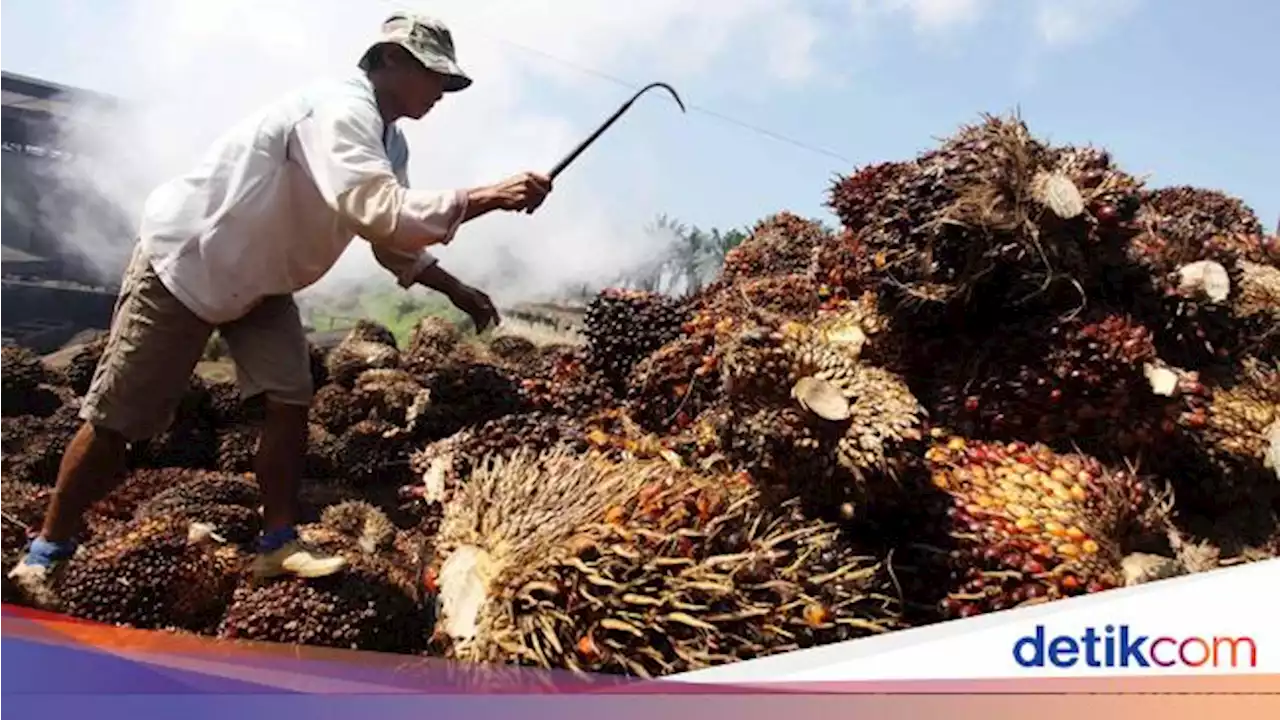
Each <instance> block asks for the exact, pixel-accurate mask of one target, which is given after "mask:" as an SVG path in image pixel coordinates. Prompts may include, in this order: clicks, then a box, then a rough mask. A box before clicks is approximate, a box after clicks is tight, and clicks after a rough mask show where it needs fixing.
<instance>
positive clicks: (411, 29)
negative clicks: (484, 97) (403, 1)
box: [360, 12, 471, 92]
mask: <svg viewBox="0 0 1280 720" xmlns="http://www.w3.org/2000/svg"><path fill="white" fill-rule="evenodd" d="M387 43H392V44H395V45H399V46H400V47H402V48H404V49H405V50H408V51H409V54H410V55H412V56H413V57H415V58H417V60H418V62H420V63H422V65H423V66H424V67H426V68H427V69H428V70H434V71H435V72H438V73H440V74H441V75H444V76H445V83H444V90H445V92H457V91H459V90H464V89H466V88H467V87H468V86H470V85H471V78H470V77H468V76H467V74H466V73H465V72H463V71H462V68H460V67H458V60H457V56H456V54H455V51H454V48H453V35H452V33H450V32H449V28H448V27H446V26H445V24H444V23H443V22H441V21H439V20H437V19H435V18H432V17H427V16H425V15H417V14H413V13H406V12H396V13H393V14H392V15H391V17H389V18H387V20H386V21H385V22H383V23H382V37H381V38H379V39H378V41H377V42H375V43H374V44H373V45H372V46H371V47H370V48H369V50H370V51H372V50H373V49H374V48H377V47H379V46H381V45H384V44H387ZM369 54H370V53H369V52H366V53H365V56H364V58H363V59H362V60H361V61H360V66H361V67H362V68H366V65H367V63H368V60H369ZM366 69H367V68H366Z"/></svg>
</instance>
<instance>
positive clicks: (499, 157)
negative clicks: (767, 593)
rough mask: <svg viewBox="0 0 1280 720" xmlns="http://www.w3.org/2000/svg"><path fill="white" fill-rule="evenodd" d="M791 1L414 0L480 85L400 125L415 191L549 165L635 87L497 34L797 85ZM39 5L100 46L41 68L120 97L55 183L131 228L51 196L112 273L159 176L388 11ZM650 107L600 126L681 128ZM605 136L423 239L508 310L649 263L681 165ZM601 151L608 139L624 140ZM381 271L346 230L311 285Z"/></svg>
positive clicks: (314, 4) (805, 63)
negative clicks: (522, 210) (531, 185)
mask: <svg viewBox="0 0 1280 720" xmlns="http://www.w3.org/2000/svg"><path fill="white" fill-rule="evenodd" d="M801 4H802V3H800V2H799V0H709V1H704V2H701V3H689V2H685V1H684V0H653V1H648V2H645V3H642V4H637V5H635V6H634V7H620V6H619V4H617V3H603V2H587V1H586V0H573V1H560V2H555V3H536V2H524V1H522V0H500V1H497V2H487V3H474V2H469V1H466V0H456V1H449V2H432V3H425V2H424V3H417V4H415V5H413V6H412V7H411V8H410V9H414V10H417V11H419V12H427V13H430V14H434V15H436V16H438V17H441V18H442V19H444V20H445V21H446V22H447V23H448V24H449V25H450V27H451V29H452V30H453V32H454V39H455V44H456V45H457V47H458V52H459V63H460V64H461V65H462V66H463V67H464V68H465V69H466V70H467V71H468V73H470V74H471V75H472V76H473V77H474V78H475V80H476V82H475V84H474V85H473V86H472V88H470V89H468V90H467V91H465V92H463V93H460V94H459V95H457V96H447V97H446V98H445V100H444V101H442V102H441V103H440V104H439V105H438V106H437V107H436V108H435V109H434V110H433V111H432V112H431V113H430V114H429V115H428V116H427V117H426V118H424V119H423V120H421V121H416V122H414V121H407V122H406V121H402V127H403V129H404V131H405V133H406V136H407V138H408V141H409V146H410V171H409V175H410V181H411V184H413V185H414V186H416V187H436V188H452V187H470V186H475V185H480V184H487V183H491V182H495V181H497V180H500V179H501V178H503V177H505V176H508V175H511V174H513V173H516V172H520V171H523V170H529V169H533V170H545V169H546V168H547V167H549V166H550V165H552V164H553V163H554V162H555V161H556V160H557V159H559V157H561V156H562V155H563V154H564V153H565V152H567V151H568V150H569V149H570V148H572V147H573V146H574V145H576V144H577V143H578V142H579V141H580V140H581V139H582V138H583V137H585V136H586V135H587V134H588V133H589V132H590V131H591V130H592V129H593V128H594V126H595V125H596V124H597V123H599V122H600V121H602V120H603V119H604V117H606V116H607V115H608V114H609V113H611V112H612V111H613V109H614V108H615V107H616V106H617V104H618V103H619V102H621V100H623V99H625V98H626V97H627V95H628V94H629V92H628V91H627V90H625V89H622V88H619V87H617V86H613V85H609V84H607V83H601V82H600V81H599V79H598V78H592V77H590V76H589V75H586V74H583V73H579V72H574V71H572V70H570V69H567V68H565V67H563V66H561V65H557V64H556V63H554V62H549V61H547V60H546V59H545V58H539V57H538V56H537V54H536V53H532V52H528V51H524V50H522V49H521V48H520V47H517V46H513V45H511V44H509V43H508V42H505V41H510V43H516V44H518V45H522V46H526V47H529V48H535V49H540V50H543V51H545V52H548V53H553V54H555V55H556V56H558V57H565V58H570V59H572V61H573V62H574V63H576V64H579V65H581V66H584V67H589V68H593V69H598V70H603V71H605V72H618V73H620V74H624V75H625V74H628V73H629V71H636V70H637V69H639V68H642V70H639V72H637V74H638V75H640V76H641V77H642V78H648V77H650V76H658V75H661V76H662V77H664V78H667V79H672V80H673V81H675V82H676V83H680V82H684V81H689V82H692V81H694V80H696V79H697V78H698V77H700V75H701V74H704V73H706V72H707V71H708V70H709V69H710V68H712V67H714V66H715V65H716V64H717V63H720V64H723V63H726V62H730V63H732V64H733V65H734V67H735V71H736V72H739V73H745V74H747V75H752V76H757V77H758V78H760V81H761V82H763V81H765V80H768V79H771V78H772V79H777V80H778V81H785V82H796V81H799V80H800V79H803V78H804V77H807V76H808V75H810V74H811V73H812V70H813V67H812V65H813V61H812V58H811V57H810V50H811V45H812V44H813V43H814V42H816V40H817V37H818V32H817V29H818V23H817V22H816V21H815V20H813V18H812V16H811V15H810V11H808V10H805V9H803V8H801V7H799V6H800V5H801ZM47 5H48V6H49V7H50V8H51V9H50V10H49V12H50V14H51V15H52V16H53V19H51V20H50V22H49V28H48V30H49V37H48V40H47V44H45V45H44V46H43V49H44V51H45V52H48V53H66V54H68V55H69V56H70V55H74V54H78V53H79V52H80V48H81V47H84V46H85V44H86V43H88V44H89V45H90V46H92V47H93V55H92V58H93V60H92V66H88V65H86V66H85V68H84V70H83V73H84V74H83V75H82V76H80V77H79V78H50V79H51V80H55V81H63V82H68V83H70V84H81V85H87V86H90V87H92V88H93V89H96V90H100V91H102V92H106V93H110V94H112V95H115V96H118V97H121V98H122V99H123V101H124V104H123V106H122V107H120V108H118V109H114V110H111V109H107V110H103V109H94V110H91V111H89V112H86V113H83V114H82V115H81V116H80V117H79V118H78V119H77V121H76V122H75V123H73V124H68V125H66V126H65V127H63V128H62V131H63V133H64V135H65V138H66V141H67V142H69V143H70V145H71V146H72V147H73V148H75V149H76V150H78V151H79V152H80V153H81V154H80V155H79V156H78V157H77V158H76V159H74V160H72V161H70V162H67V163H63V164H61V165H60V166H59V167H60V169H59V170H58V171H57V172H58V173H59V174H60V175H61V176H62V177H61V180H62V181H64V182H74V183H79V184H82V185H87V186H89V187H91V188H92V189H93V190H94V191H95V192H96V193H97V194H98V195H99V196H100V197H102V198H104V199H105V201H106V202H108V203H109V204H110V205H111V206H113V207H114V209H115V211H116V212H118V213H119V214H120V215H121V216H122V217H123V218H125V222H124V223H123V224H122V225H121V226H120V227H110V226H107V227H104V226H103V223H102V221H101V220H100V218H101V217H102V216H101V214H100V213H98V212H96V211H95V210H94V209H93V208H89V207H77V206H76V205H75V204H70V205H69V204H67V203H65V202H58V201H51V202H50V203H48V204H47V205H46V207H44V208H42V210H43V211H44V212H45V215H46V219H47V220H49V221H52V222H53V223H55V224H56V225H57V227H58V229H59V230H60V231H61V235H62V236H63V237H64V238H65V239H66V240H67V241H68V242H70V243H72V244H73V245H75V246H76V247H77V248H78V249H79V250H80V251H81V252H83V253H84V254H86V255H87V256H88V257H90V258H92V259H93V260H94V262H95V264H97V265H98V266H99V267H101V268H103V271H104V273H109V272H117V273H118V272H119V269H120V266H121V264H122V262H123V260H122V257H121V253H122V252H124V251H126V250H127V248H128V247H129V246H130V245H131V243H132V242H133V237H132V236H131V235H129V234H128V233H129V232H132V228H136V226H137V220H138V216H139V213H140V210H141V208H142V205H143V202H144V200H145V198H146V196H147V193H149V192H150V191H151V189H152V188H154V187H155V185H156V184H157V183H159V182H162V181H164V180H166V179H168V178H170V177H173V176H174V175H176V174H180V173H182V172H184V171H186V170H187V169H188V168H189V167H191V166H192V165H193V164H194V163H195V162H197V161H198V159H199V158H200V156H201V154H202V152H203V151H204V149H205V147H206V146H207V144H208V143H209V142H210V141H211V140H213V139H214V138H216V137H217V135H218V134H219V133H220V132H221V131H222V130H223V129H224V128H226V127H228V126H229V125H230V124H231V123H233V122H235V121H236V120H238V119H239V118H240V117H241V116H243V115H244V114H246V113H247V112H250V111H252V110H254V109H255V108H257V107H259V106H260V105H262V104H263V103H266V102H269V101H270V100H272V99H273V98H274V97H275V96H276V95H278V94H280V93H283V92H286V91H288V90H290V89H292V88H294V87H295V86H297V85H300V84H304V83H307V82H310V81H312V80H314V79H316V78H318V77H323V76H325V75H340V74H343V73H350V72H354V71H355V61H356V59H357V58H358V57H359V55H360V54H361V52H362V51H363V50H364V49H365V48H366V47H367V45H368V43H369V42H370V41H371V39H372V38H374V37H375V35H376V31H377V28H378V26H379V24H380V23H381V21H382V20H383V19H384V18H385V17H386V16H387V15H388V14H389V13H390V12H391V11H392V10H393V9H396V7H397V6H396V5H393V4H390V3H384V2H360V3H355V2H344V1H342V0H273V2H270V3H263V2H254V1H253V0H223V1H221V2H216V3H211V2H204V1H202V0H180V1H172V2H168V1H163V0H132V1H128V2H119V3H112V4H111V8H110V10H109V11H108V10H102V11H93V12H91V13H89V15H88V16H87V17H84V15H85V13H84V7H85V6H84V5H82V4H79V5H78V6H79V8H80V10H79V11H78V14H79V15H80V16H81V17H77V13H73V12H68V11H67V8H59V7H58V6H59V3H58V2H49V3H47ZM68 7H69V6H68ZM779 24H782V25H785V26H786V27H788V28H791V29H792V30H794V31H795V32H794V33H792V34H791V37H792V38H793V41H791V42H787V43H770V42H768V38H769V37H770V32H771V30H770V28H771V27H774V26H778V25H779ZM55 29H56V31H55ZM489 31H492V35H490V34H489ZM499 38H501V40H500V39H499ZM797 38H798V40H797ZM743 46H750V47H755V48H761V50H760V51H759V52H752V53H747V54H745V56H744V55H743V54H741V53H737V52H735V51H734V48H737V47H743ZM86 62H87V61H86ZM677 87H680V85H679V84H677ZM683 89H684V88H682V90H683ZM562 98H563V100H562ZM646 100H647V101H648V104H649V105H650V110H648V111H644V112H641V111H639V110H638V109H637V110H633V112H632V114H631V115H628V117H627V118H626V119H625V120H627V121H628V122H625V123H623V124H620V125H619V126H617V127H618V129H615V130H613V131H611V132H613V133H635V134H639V133H645V132H646V130H649V131H652V132H658V133H662V132H668V131H667V130H664V129H663V128H665V127H666V126H665V125H660V123H662V122H664V121H662V120H658V119H657V118H658V117H659V116H670V117H672V120H671V121H670V122H671V123H672V125H671V127H676V125H675V122H676V120H675V119H674V118H675V116H678V115H679V113H678V110H677V109H676V108H675V107H674V104H673V103H671V102H670V99H669V98H659V97H657V96H656V95H655V97H653V98H646ZM688 100H689V97H688V95H686V101H688ZM664 104H665V106H664ZM686 117H687V116H686ZM646 119H649V122H650V125H649V127H648V128H647V127H646V124H645V123H646ZM686 122H687V120H686ZM624 128H625V129H624ZM655 128H656V129H655ZM637 142H638V141H637V140H634V139H633V140H632V145H635V144H636V143H637ZM606 145H608V143H601V145H599V146H597V148H600V149H597V148H593V149H592V151H590V152H589V153H588V154H587V155H586V156H584V157H583V159H581V160H579V163H578V165H576V166H575V167H574V168H572V169H571V170H570V171H569V172H567V173H566V175H565V176H562V177H561V179H560V180H559V181H558V183H557V187H556V189H555V191H554V192H553V193H552V195H551V197H550V198H548V200H547V202H546V203H545V204H544V205H543V207H542V208H540V209H539V211H538V212H537V213H536V214H535V215H532V216H528V215H514V214H499V213H494V214H490V215H489V216H486V217H483V218H480V219H477V220H475V221H473V222H471V223H468V224H466V225H465V226H464V227H463V229H462V230H461V231H460V233H459V235H458V237H457V238H456V239H455V240H454V241H453V242H452V243H451V244H450V245H449V246H447V247H440V248H433V252H435V253H436V255H437V256H439V257H440V258H441V261H442V264H443V265H444V266H445V267H446V268H448V269H449V270H450V271H451V272H453V273H454V274H455V275H458V276H459V277H461V278H462V279H463V280H464V281H467V282H470V283H473V284H476V285H479V286H481V287H483V288H484V289H485V290H486V291H488V292H489V293H490V294H491V295H492V296H493V297H494V298H495V299H496V300H498V301H499V302H508V303H509V302H516V301H520V300H525V299H535V298H539V297H544V296H546V295H549V294H554V293H556V292H558V291H561V290H563V289H565V288H568V287H574V286H578V287H581V286H583V285H587V286H600V285H604V284H609V283H611V282H613V281H615V280H616V279H617V278H618V277H619V275H621V274H623V273H625V272H627V271H628V270H630V269H633V268H642V267H647V266H650V265H652V264H653V263H654V262H655V261H656V260H657V259H658V258H659V256H660V255H661V254H662V253H663V252H664V251H665V250H666V248H667V246H668V244H669V242H670V238H668V237H665V236H663V235H662V234H660V233H653V232H647V231H646V230H645V226H646V224H647V223H648V222H649V221H650V220H651V219H652V218H653V216H654V215H656V214H657V213H660V212H663V211H664V208H662V207H658V206H657V205H656V203H655V202H654V200H653V198H654V196H655V192H654V189H655V188H656V187H659V184H660V183H661V182H663V177H664V176H665V175H666V174H667V173H671V172H680V171H681V170H680V168H679V167H675V168H671V167H666V168H664V167H661V166H660V165H659V164H658V163H655V162H646V161H645V158H643V157H639V158H638V161H637V162H636V163H635V164H634V166H627V165H619V163H618V162H616V161H615V162H613V163H612V164H611V163H610V162H608V161H602V160H597V159H595V158H591V157H590V156H591V155H592V154H593V153H609V152H610V150H607V149H603V148H604V147H605V146H606ZM612 147H613V148H614V151H615V152H617V151H619V148H621V147H623V145H622V144H621V143H615V144H613V145H612ZM124 228H129V230H125V229H124ZM389 279H390V275H389V274H387V273H386V271H385V270H383V269H382V268H380V267H379V266H377V265H376V263H375V262H374V260H373V258H372V254H371V253H370V251H369V248H368V245H367V244H366V243H365V242H364V241H362V240H360V239H358V238H357V239H355V240H354V241H353V242H352V245H351V247H350V248H349V249H348V251H347V253H346V254H345V255H344V256H343V257H342V259H341V260H340V261H339V263H338V265H337V266H336V267H335V268H334V269H333V270H332V271H331V272H330V273H329V275H328V276H326V277H325V278H324V279H323V280H322V281H321V282H320V283H318V284H317V285H316V286H314V287H313V288H311V289H310V290H309V292H313V293H326V294H327V293H340V292H349V291H351V290H352V289H353V288H355V287H356V286H358V285H360V284H367V283H369V282H371V281H377V282H386V281H388V280H389Z"/></svg>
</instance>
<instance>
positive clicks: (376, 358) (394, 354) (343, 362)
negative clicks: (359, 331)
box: [325, 336, 400, 388]
mask: <svg viewBox="0 0 1280 720" xmlns="http://www.w3.org/2000/svg"><path fill="white" fill-rule="evenodd" d="M325 363H326V367H327V368H328V370H329V378H330V380H331V382H333V383H335V384H337V385H341V386H342V387H345V388H350V387H351V386H352V384H353V383H355V379H356V378H357V377H359V376H360V374H361V373H363V372H364V371H366V370H375V369H393V368H397V367H400V352H399V351H398V350H396V348H395V346H394V345H388V344H384V343H379V342H371V341H368V340H360V339H358V338H355V337H350V336H349V337H347V338H346V339H345V340H343V341H342V342H340V343H338V345H337V346H336V347H335V348H334V349H333V350H331V351H330V352H329V356H328V357H327V358H326V359H325Z"/></svg>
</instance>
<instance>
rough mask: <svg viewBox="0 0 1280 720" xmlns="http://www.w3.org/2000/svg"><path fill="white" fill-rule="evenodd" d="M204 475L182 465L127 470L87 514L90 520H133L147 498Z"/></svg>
mask: <svg viewBox="0 0 1280 720" xmlns="http://www.w3.org/2000/svg"><path fill="white" fill-rule="evenodd" d="M202 476H203V473H202V472H201V471H195V472H194V473H193V472H192V471H191V470H184V469H182V468H138V469H134V470H129V471H128V472H127V473H126V474H125V476H124V479H123V480H121V482H120V484H119V485H117V486H116V487H115V488H114V489H113V490H112V491H111V492H109V493H107V496H106V497H104V498H103V499H101V500H99V501H98V502H96V503H94V504H93V505H92V506H91V507H90V508H89V512H88V513H87V516H88V518H87V519H88V520H89V521H90V524H93V520H94V519H95V516H96V518H99V519H101V520H115V521H128V520H132V519H133V517H134V515H135V514H136V513H137V511H138V508H139V507H140V506H141V505H142V504H143V503H145V502H147V501H148V500H151V499H152V498H154V497H156V496H158V495H160V494H162V493H164V492H166V491H169V490H172V489H174V488H175V487H180V486H182V485H185V484H186V483H188V482H191V481H192V480H193V479H197V478H200V477H202Z"/></svg>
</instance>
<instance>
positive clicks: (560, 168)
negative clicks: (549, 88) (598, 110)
mask: <svg viewBox="0 0 1280 720" xmlns="http://www.w3.org/2000/svg"><path fill="white" fill-rule="evenodd" d="M653 88H662V89H663V90H666V91H667V92H668V93H671V97H672V98H673V99H674V100H675V101H676V104H677V105H679V106H680V112H686V113H687V112H688V110H686V109H685V107H684V101H683V100H681V99H680V94H679V93H677V92H676V90H675V88H673V87H671V86H670V85H668V84H666V83H663V82H655V83H649V84H648V85H645V86H644V87H642V88H640V89H639V90H638V91H636V94H635V95H632V96H631V99H630V100H628V101H626V102H625V103H623V104H622V107H620V108H618V110H617V112H615V113H614V114H613V115H612V116H610V117H609V119H608V120H605V121H604V123H603V124H602V125H600V127H598V128H596V131H595V132H593V133H591V135H590V136H589V137H588V138H587V139H586V140H583V141H582V143H581V144H580V145H578V147H576V148H574V149H573V152H570V153H569V154H568V155H566V156H565V158H564V159H563V160H561V161H560V162H559V163H557V164H556V166H555V167H554V168H552V169H551V172H550V173H549V175H548V176H549V177H550V178H551V179H553V180H554V179H555V177H556V176H557V175H559V174H560V173H562V172H564V169H565V168H567V167H569V163H572V162H573V161H574V160H576V159H577V158H578V156H579V155H581V154H582V153H583V151H584V150H586V149H587V148H588V147H590V146H591V143H593V142H595V141H596V139H597V138H599V137H600V136H601V135H602V134H604V131H605V130H608V129H609V127H610V126H611V125H613V124H614V123H615V122H617V121H618V118H620V117H622V114H623V113H625V112H626V111H627V110H628V109H630V107H631V105H632V104H634V103H635V101H636V100H637V99H639V97H640V96H641V95H643V94H645V93H646V92H648V91H649V90H652V89H653Z"/></svg>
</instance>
